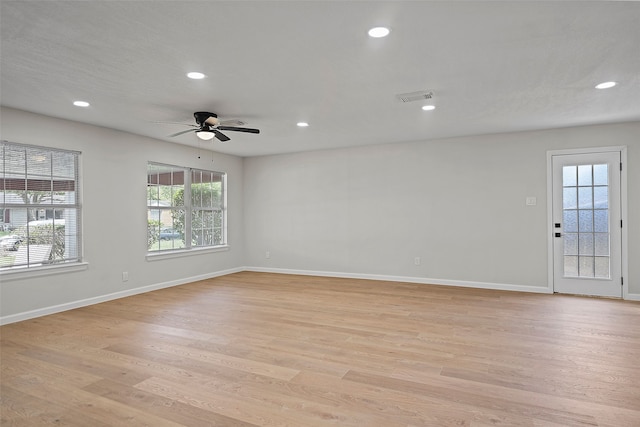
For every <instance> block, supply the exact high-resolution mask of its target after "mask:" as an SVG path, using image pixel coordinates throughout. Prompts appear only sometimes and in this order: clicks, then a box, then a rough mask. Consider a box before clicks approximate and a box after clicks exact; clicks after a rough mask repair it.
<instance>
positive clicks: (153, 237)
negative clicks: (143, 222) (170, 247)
mask: <svg viewBox="0 0 640 427" xmlns="http://www.w3.org/2000/svg"><path fill="white" fill-rule="evenodd" d="M159 239H160V221H155V220H153V219H149V220H147V249H151V247H152V246H153V245H155V244H156V243H158V240H159Z"/></svg>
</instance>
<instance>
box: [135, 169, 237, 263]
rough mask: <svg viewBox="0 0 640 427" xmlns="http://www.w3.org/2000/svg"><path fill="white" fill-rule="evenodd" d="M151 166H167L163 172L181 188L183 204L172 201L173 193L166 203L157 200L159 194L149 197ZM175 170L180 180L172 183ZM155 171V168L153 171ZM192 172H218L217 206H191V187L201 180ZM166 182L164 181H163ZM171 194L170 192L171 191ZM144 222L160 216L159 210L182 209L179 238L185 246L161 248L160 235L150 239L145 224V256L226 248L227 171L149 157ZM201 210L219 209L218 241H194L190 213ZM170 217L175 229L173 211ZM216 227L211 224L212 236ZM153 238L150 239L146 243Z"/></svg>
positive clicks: (161, 226)
mask: <svg viewBox="0 0 640 427" xmlns="http://www.w3.org/2000/svg"><path fill="white" fill-rule="evenodd" d="M152 168H158V170H162V169H163V168H166V169H167V172H165V173H171V174H172V175H171V176H172V178H171V179H172V181H171V182H172V184H171V185H167V186H169V187H179V188H178V191H180V190H182V192H183V193H182V194H183V200H182V204H181V205H178V204H175V202H174V200H173V195H172V200H171V201H170V203H169V204H168V205H166V206H160V202H161V201H162V200H160V197H158V199H157V200H155V199H151V198H150V197H149V188H150V186H151V185H152V184H153V183H152V182H151V181H152V179H151V177H152V176H153V170H152ZM176 172H180V173H181V174H182V184H179V185H175V184H173V174H174V173H176ZM156 173H157V171H156ZM195 173H199V174H200V175H201V176H202V174H211V177H212V179H213V177H214V176H217V177H219V178H220V197H219V206H218V207H215V206H213V205H212V206H210V207H206V206H194V203H193V201H192V200H191V198H192V191H193V190H192V188H193V185H194V184H198V183H202V181H199V182H194V180H193V176H194V174H195ZM159 182H160V178H159V177H158V178H157V181H156V183H155V185H159ZM210 182H215V181H210ZM165 185H166V184H165ZM172 194H173V193H172ZM146 197H147V222H148V221H149V220H151V219H152V217H155V216H158V217H159V218H162V213H161V212H162V211H165V212H172V211H179V210H183V211H184V213H183V222H184V225H183V227H184V228H183V236H184V238H183V240H182V244H184V246H180V247H171V248H165V249H162V248H161V247H160V243H161V239H160V238H158V240H157V242H156V241H152V240H151V236H150V230H151V227H150V225H149V224H148V225H147V244H148V246H147V259H148V260H156V259H163V258H167V257H174V256H188V255H190V254H193V253H201V252H218V251H223V250H228V248H229V244H228V236H227V173H226V172H220V171H213V170H207V169H202V168H191V167H186V166H177V165H172V164H168V163H161V162H154V161H148V162H147V194H146ZM152 200H153V201H156V203H151V202H152ZM153 211H160V213H159V214H158V215H152V212H153ZM202 211H205V212H206V211H208V212H212V215H213V212H216V211H217V212H220V215H221V226H220V227H219V230H220V243H217V244H216V243H215V240H214V242H213V244H206V245H202V244H194V230H193V227H192V225H193V224H192V220H193V215H194V212H202ZM172 219H173V221H174V226H173V229H174V230H175V217H174V216H173V215H172ZM164 227H166V226H165V225H163V224H160V225H159V226H158V232H160V231H161V230H162V229H163V228H164ZM215 229H216V227H213V228H211V233H212V236H213V234H215ZM149 242H152V243H149ZM156 244H157V246H158V248H157V249H153V246H154V245H156Z"/></svg>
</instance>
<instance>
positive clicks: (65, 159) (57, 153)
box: [0, 141, 82, 270]
mask: <svg viewBox="0 0 640 427" xmlns="http://www.w3.org/2000/svg"><path fill="white" fill-rule="evenodd" d="M1 150H2V153H1V154H2V158H1V159H0V203H2V208H1V209H0V212H1V213H2V218H0V220H1V221H0V224H1V225H0V270H7V269H17V268H31V267H43V266H47V265H52V264H60V263H70V262H80V261H81V254H82V251H81V243H82V241H81V235H80V230H81V227H80V220H81V213H82V210H81V203H80V194H79V191H78V189H79V187H80V186H79V178H78V160H79V156H80V153H79V152H76V151H67V150H59V149H53V148H47V147H37V146H29V145H22V144H16V143H11V142H7V141H2V145H1Z"/></svg>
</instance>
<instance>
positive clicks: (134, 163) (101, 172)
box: [0, 108, 244, 320]
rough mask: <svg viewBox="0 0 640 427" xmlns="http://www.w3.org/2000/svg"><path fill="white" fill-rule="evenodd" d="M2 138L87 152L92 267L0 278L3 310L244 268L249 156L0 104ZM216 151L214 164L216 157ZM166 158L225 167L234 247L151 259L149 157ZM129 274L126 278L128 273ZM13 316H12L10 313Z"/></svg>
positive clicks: (67, 303) (65, 303) (87, 237)
mask: <svg viewBox="0 0 640 427" xmlns="http://www.w3.org/2000/svg"><path fill="white" fill-rule="evenodd" d="M1 113H2V116H1V124H2V128H1V129H2V139H5V140H7V141H10V142H17V143H24V144H33V145H42V146H47V147H57V148H64V149H71V150H78V151H81V152H82V155H81V174H82V175H81V179H82V187H83V233H84V239H83V240H84V258H85V261H86V262H87V263H88V266H87V268H86V270H83V271H78V272H73V273H64V274H55V275H47V276H43V277H33V278H26V279H24V278H23V279H18V280H16V279H15V278H13V277H12V276H11V277H6V276H3V277H0V280H1V281H2V283H1V288H0V291H1V294H0V295H1V297H2V298H1V305H0V313H1V315H2V317H3V318H7V319H9V320H11V319H12V316H14V317H15V316H18V318H19V316H20V314H21V313H29V312H31V311H35V314H38V313H40V312H43V313H46V311H47V310H48V309H50V308H51V307H55V306H58V305H62V308H66V307H72V306H74V304H81V303H83V302H92V301H95V300H100V299H101V298H104V297H105V296H109V295H111V296H113V294H116V295H122V294H127V293H135V292H137V291H139V290H144V289H145V287H153V286H162V285H163V284H175V283H182V282H185V281H188V280H190V279H193V278H199V277H207V276H212V275H215V274H216V273H218V272H226V271H229V270H237V269H241V267H242V266H243V265H244V264H243V262H244V252H243V242H244V236H243V225H242V224H243V212H244V209H243V196H242V188H243V183H242V179H243V172H242V169H243V164H242V163H243V162H242V159H241V158H239V157H234V156H227V155H222V154H217V153H214V154H213V156H212V155H211V153H210V152H206V151H205V152H203V153H207V155H203V156H202V159H200V160H199V159H198V158H197V156H198V154H197V151H196V149H194V148H190V147H186V146H180V145H176V144H170V143H166V142H162V141H158V140H153V139H149V138H144V137H141V136H137V135H132V134H128V133H124V132H118V131H114V130H110V129H106V128H100V127H95V126H89V125H83V124H79V123H75V122H69V121H64V120H58V119H53V118H50V117H44V116H39V115H33V114H29V113H25V112H22V111H17V110H13V109H8V108H2V110H1ZM212 157H213V159H214V163H212ZM148 161H155V162H163V163H169V164H174V165H179V166H188V167H198V168H203V169H212V170H216V171H221V172H226V173H227V174H228V175H227V179H228V226H229V229H228V233H229V242H230V246H231V248H230V250H228V251H225V252H216V253H206V254H201V255H196V256H190V257H181V258H175V259H166V260H161V261H153V262H150V261H147V260H146V258H145V254H146V251H147V246H146V245H147V237H146V230H147V226H146V222H147V212H146V169H147V162H148ZM123 271H127V272H128V273H129V281H128V282H123V281H122V272H123ZM7 316H8V317H7Z"/></svg>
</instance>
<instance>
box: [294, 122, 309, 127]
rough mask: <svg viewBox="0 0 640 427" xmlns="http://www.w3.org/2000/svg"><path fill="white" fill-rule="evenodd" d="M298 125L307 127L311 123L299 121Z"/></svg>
mask: <svg viewBox="0 0 640 427" xmlns="http://www.w3.org/2000/svg"><path fill="white" fill-rule="evenodd" d="M297 126H298V127H299V128H306V127H308V126H309V123H307V122H298V123H297Z"/></svg>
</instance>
